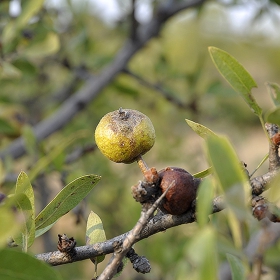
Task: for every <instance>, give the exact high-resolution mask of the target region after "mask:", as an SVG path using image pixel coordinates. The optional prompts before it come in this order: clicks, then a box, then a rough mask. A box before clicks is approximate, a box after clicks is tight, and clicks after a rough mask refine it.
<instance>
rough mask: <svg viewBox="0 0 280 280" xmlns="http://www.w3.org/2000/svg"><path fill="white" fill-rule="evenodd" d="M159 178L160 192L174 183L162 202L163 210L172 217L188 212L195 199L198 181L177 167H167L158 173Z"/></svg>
mask: <svg viewBox="0 0 280 280" xmlns="http://www.w3.org/2000/svg"><path fill="white" fill-rule="evenodd" d="M159 178H160V179H159V180H160V181H159V184H160V188H161V190H162V192H164V191H165V190H166V189H167V188H168V187H169V186H170V185H171V184H172V182H173V181H175V184H174V185H173V186H172V187H170V189H169V190H168V191H167V193H166V195H165V198H164V200H163V204H162V206H163V208H164V210H165V211H167V212H168V213H169V214H172V215H180V214H183V213H185V212H186V211H187V210H189V209H190V208H191V206H192V202H193V201H194V200H195V198H196V192H197V189H198V186H199V183H200V179H196V178H194V177H193V176H192V175H191V174H190V173H189V172H187V171H186V170H184V169H182V168H178V167H167V168H166V169H164V170H161V171H159Z"/></svg>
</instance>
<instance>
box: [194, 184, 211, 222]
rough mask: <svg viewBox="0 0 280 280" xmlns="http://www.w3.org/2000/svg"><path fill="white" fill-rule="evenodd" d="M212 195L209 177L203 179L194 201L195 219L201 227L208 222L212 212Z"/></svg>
mask: <svg viewBox="0 0 280 280" xmlns="http://www.w3.org/2000/svg"><path fill="white" fill-rule="evenodd" d="M213 196H214V186H213V183H212V181H211V180H210V179H205V180H204V181H202V182H201V184H200V185H199V188H198V193H197V201H196V210H197V211H196V219H197V222H198V224H199V225H200V226H201V227H203V226H205V225H206V224H207V223H208V220H209V215H210V214H211V213H212V209H213V203H212V201H213Z"/></svg>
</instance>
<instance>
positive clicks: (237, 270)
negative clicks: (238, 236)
mask: <svg viewBox="0 0 280 280" xmlns="http://www.w3.org/2000/svg"><path fill="white" fill-rule="evenodd" d="M226 255H227V260H228V262H229V265H230V270H231V277H232V280H245V279H246V275H245V269H244V266H243V263H242V261H241V260H240V259H239V258H237V257H236V256H234V255H232V254H226Z"/></svg>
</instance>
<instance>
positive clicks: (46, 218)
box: [0, 172, 101, 251]
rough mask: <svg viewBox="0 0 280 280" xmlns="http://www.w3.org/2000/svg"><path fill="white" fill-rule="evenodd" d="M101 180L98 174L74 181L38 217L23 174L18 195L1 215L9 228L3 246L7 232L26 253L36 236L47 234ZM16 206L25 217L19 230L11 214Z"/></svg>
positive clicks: (26, 179)
mask: <svg viewBox="0 0 280 280" xmlns="http://www.w3.org/2000/svg"><path fill="white" fill-rule="evenodd" d="M100 178H101V177H100V176H97V175H86V176H82V177H80V178H77V179H76V180H74V181H72V182H71V183H69V184H68V185H67V186H65V187H64V188H63V189H62V190H61V191H60V192H59V193H58V194H57V196H56V197H55V198H54V199H53V200H52V201H51V202H50V203H49V204H48V205H47V206H46V207H45V208H44V209H43V210H42V211H41V212H40V213H39V214H38V216H37V217H36V218H35V206H34V193H33V188H32V186H31V184H30V181H29V179H28V176H27V175H26V174H25V173H24V172H21V173H20V175H19V177H18V180H17V184H16V191H15V194H14V195H12V196H10V197H9V198H7V199H6V200H5V204H4V205H3V206H2V209H1V214H2V213H4V214H5V215H6V216H7V217H9V219H8V218H5V219H3V222H5V223H6V226H5V227H3V228H4V229H5V230H4V233H2V234H1V235H0V245H1V243H2V244H3V245H4V242H5V241H4V240H7V237H8V236H6V232H7V234H11V235H12V236H13V238H14V240H15V242H16V243H17V244H18V245H21V246H22V248H23V249H24V251H26V250H27V248H28V247H30V246H31V245H32V244H33V242H34V239H35V237H38V236H40V235H42V234H43V233H45V232H46V231H48V230H49V229H50V228H51V227H52V226H53V225H54V223H55V222H56V221H57V220H58V219H59V218H60V217H62V216H63V215H65V214H66V213H67V212H69V211H70V210H71V209H73V208H74V207H75V206H76V205H78V203H79V202H80V201H81V200H82V199H84V198H85V196H86V195H87V194H88V193H89V192H90V191H91V190H92V188H93V187H94V186H95V185H96V183H97V182H98V181H99V180H100ZM13 206H16V207H17V208H18V209H19V210H20V211H19V212H20V213H22V214H23V217H21V220H22V222H21V224H20V227H16V226H15V225H17V223H16V222H15V218H14V216H13V213H12V212H11V211H10V209H12V207H13ZM22 218H23V219H22ZM1 221H2V220H1ZM9 221H12V222H11V223H10V222H9ZM14 224H15V225H14ZM11 235H10V236H11Z"/></svg>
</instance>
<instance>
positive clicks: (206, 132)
mask: <svg viewBox="0 0 280 280" xmlns="http://www.w3.org/2000/svg"><path fill="white" fill-rule="evenodd" d="M186 122H187V124H188V125H189V126H190V128H191V129H192V130H193V131H194V132H195V133H196V134H198V135H199V136H200V137H202V138H204V139H206V138H207V137H209V136H215V135H216V134H215V133H214V132H213V131H212V130H211V129H209V128H207V127H206V126H203V125H202V124H199V123H196V122H193V121H191V120H188V119H186Z"/></svg>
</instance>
